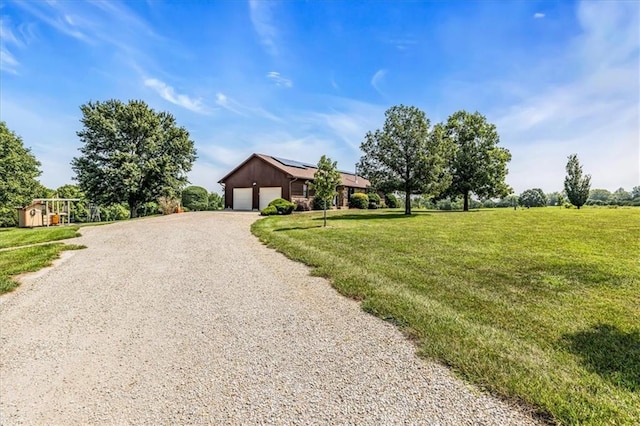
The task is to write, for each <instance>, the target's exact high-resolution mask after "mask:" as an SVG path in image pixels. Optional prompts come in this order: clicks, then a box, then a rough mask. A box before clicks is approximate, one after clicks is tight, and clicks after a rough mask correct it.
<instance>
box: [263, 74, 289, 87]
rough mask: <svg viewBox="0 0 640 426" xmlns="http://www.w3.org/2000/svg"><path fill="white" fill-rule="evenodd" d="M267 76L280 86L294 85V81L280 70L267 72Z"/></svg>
mask: <svg viewBox="0 0 640 426" xmlns="http://www.w3.org/2000/svg"><path fill="white" fill-rule="evenodd" d="M267 78H268V79H269V80H271V81H273V82H274V83H275V84H276V86H278V87H287V88H290V87H293V81H291V80H290V79H288V78H285V77H283V76H281V75H280V73H279V72H276V71H271V72H269V73H267Z"/></svg>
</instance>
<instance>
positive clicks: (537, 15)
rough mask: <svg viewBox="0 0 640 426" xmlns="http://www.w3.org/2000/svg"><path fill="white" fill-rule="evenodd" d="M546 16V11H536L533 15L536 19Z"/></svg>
mask: <svg viewBox="0 0 640 426" xmlns="http://www.w3.org/2000/svg"><path fill="white" fill-rule="evenodd" d="M545 16H546V15H545V14H544V13H541V12H536V13H534V14H533V17H534V18H535V19H542V18H544V17H545Z"/></svg>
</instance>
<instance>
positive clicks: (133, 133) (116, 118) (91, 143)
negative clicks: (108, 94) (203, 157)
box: [71, 99, 196, 217]
mask: <svg viewBox="0 0 640 426" xmlns="http://www.w3.org/2000/svg"><path fill="white" fill-rule="evenodd" d="M80 109H81V110H82V119H81V122H82V125H83V128H82V130H81V131H79V132H78V136H79V137H80V141H81V142H82V143H83V145H82V147H81V148H80V152H81V153H82V155H81V156H79V157H77V158H74V159H73V161H72V163H71V164H72V167H73V170H74V171H75V173H76V180H77V181H78V183H79V185H80V187H81V188H82V190H83V191H84V192H85V193H86V195H87V197H88V198H89V199H90V200H91V201H92V202H97V203H101V204H107V205H110V204H114V203H121V202H122V203H126V204H127V205H128V206H129V214H130V216H131V217H136V216H137V212H138V208H139V207H140V206H141V205H142V204H143V203H146V202H149V201H153V200H156V199H158V197H160V196H169V197H175V196H177V195H178V193H179V192H180V189H181V188H183V187H184V186H185V185H186V184H187V182H188V181H187V176H186V174H187V172H188V171H190V170H191V166H192V165H193V162H194V161H195V159H196V151H195V148H194V146H193V141H191V140H190V139H189V132H187V130H186V129H185V128H184V127H179V126H178V125H177V124H176V120H175V118H174V117H173V116H172V115H171V114H169V113H167V112H156V111H154V110H153V109H152V108H150V107H149V106H148V105H147V104H146V103H144V102H143V101H129V102H128V103H126V104H125V103H123V102H121V101H119V100H114V99H111V100H108V101H105V102H89V103H87V104H85V105H82V106H81V107H80Z"/></svg>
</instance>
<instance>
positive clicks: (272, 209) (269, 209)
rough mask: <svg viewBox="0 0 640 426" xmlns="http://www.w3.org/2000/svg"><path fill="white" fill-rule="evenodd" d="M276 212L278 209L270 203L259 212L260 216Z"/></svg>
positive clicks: (271, 214)
mask: <svg viewBox="0 0 640 426" xmlns="http://www.w3.org/2000/svg"><path fill="white" fill-rule="evenodd" d="M276 214H278V209H277V208H276V206H272V205H271V204H269V205H268V206H267V207H265V208H264V209H262V211H261V212H260V215H261V216H273V215H276Z"/></svg>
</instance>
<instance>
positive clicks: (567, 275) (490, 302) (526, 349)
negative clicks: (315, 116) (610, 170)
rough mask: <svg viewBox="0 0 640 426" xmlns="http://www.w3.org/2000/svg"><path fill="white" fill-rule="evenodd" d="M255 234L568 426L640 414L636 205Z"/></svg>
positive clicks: (371, 220) (275, 225)
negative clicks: (634, 207)
mask: <svg viewBox="0 0 640 426" xmlns="http://www.w3.org/2000/svg"><path fill="white" fill-rule="evenodd" d="M321 220H322V219H321V214H316V213H313V214H300V215H292V216H276V217H270V218H267V219H264V220H260V221H257V222H256V223H255V224H254V225H253V228H252V229H253V232H254V233H255V234H256V235H257V236H258V237H259V238H260V239H261V240H262V241H265V242H266V243H267V244H268V245H269V246H271V247H275V248H276V249H278V250H279V251H281V252H283V253H285V254H286V255H287V256H289V257H291V258H293V259H296V260H299V261H302V262H304V263H306V264H308V265H311V266H314V267H315V269H314V274H315V275H320V276H324V277H328V278H330V279H331V280H332V283H333V285H334V286H335V287H336V288H337V289H338V290H339V291H340V292H341V293H343V294H345V295H347V296H349V297H352V298H355V299H358V300H362V306H363V308H364V309H365V310H366V311H368V312H371V313H373V314H375V315H377V316H379V317H381V318H384V319H386V320H389V321H391V322H393V323H395V324H397V325H399V326H400V327H401V328H402V329H403V331H404V332H405V333H406V334H407V335H408V336H410V337H411V338H413V339H415V340H416V342H417V344H418V346H419V353H420V354H421V355H422V356H424V357H427V358H431V359H436V360H439V361H440V362H443V363H445V364H447V365H449V366H451V367H452V369H453V370H454V371H455V372H457V373H458V374H460V375H461V376H463V377H464V378H466V379H467V380H469V381H471V382H473V383H475V384H477V385H479V386H480V387H481V388H484V389H487V390H490V391H491V392H492V393H494V394H497V395H501V396H503V397H507V398H514V399H516V400H518V401H521V402H524V403H525V404H527V405H530V406H532V407H535V408H536V409H537V410H538V411H539V413H540V414H542V415H543V416H545V417H547V418H548V417H550V418H552V419H553V420H554V421H555V422H557V423H560V424H637V422H638V421H639V420H638V419H640V209H633V208H628V209H595V208H594V209H588V208H585V209H581V210H569V209H561V208H540V209H530V210H518V211H514V210H512V209H496V210H479V211H472V212H468V213H463V212H435V211H429V212H416V214H414V215H412V216H410V217H405V216H404V215H402V214H401V213H398V212H395V211H386V212H380V211H363V212H359V211H338V212H331V213H330V217H329V226H328V227H327V228H322V227H321V225H322V222H321Z"/></svg>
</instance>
